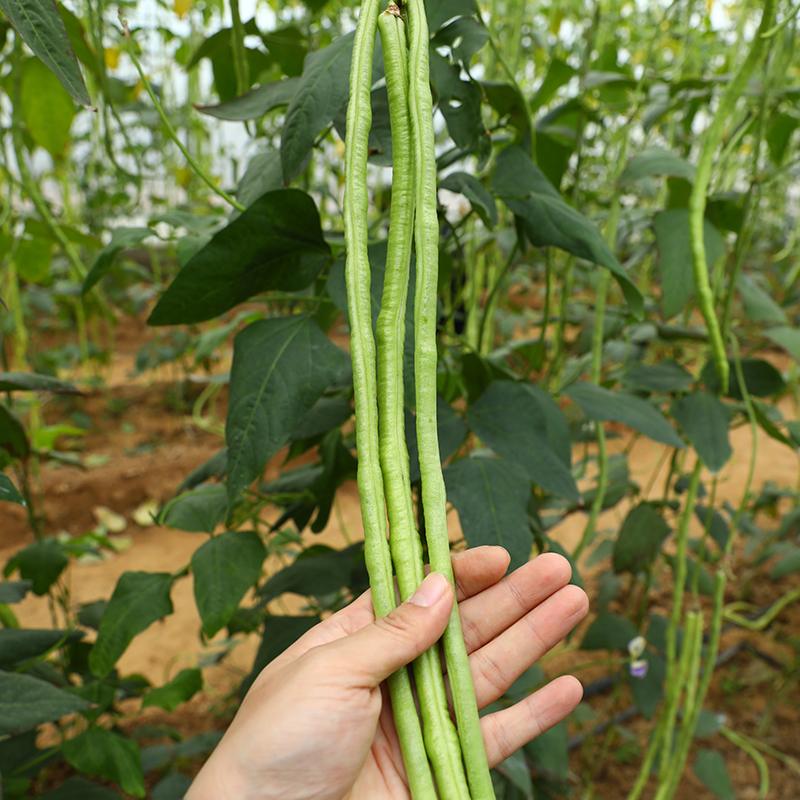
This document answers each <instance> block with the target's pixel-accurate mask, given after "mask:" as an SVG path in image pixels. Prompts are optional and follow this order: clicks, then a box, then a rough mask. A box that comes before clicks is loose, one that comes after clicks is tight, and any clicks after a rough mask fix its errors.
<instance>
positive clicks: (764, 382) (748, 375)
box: [700, 358, 786, 400]
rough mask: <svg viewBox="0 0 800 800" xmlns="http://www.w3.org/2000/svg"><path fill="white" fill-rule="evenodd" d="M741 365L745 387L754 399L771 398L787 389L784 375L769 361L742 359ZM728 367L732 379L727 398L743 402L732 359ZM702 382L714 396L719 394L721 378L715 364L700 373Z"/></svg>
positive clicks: (729, 383)
mask: <svg viewBox="0 0 800 800" xmlns="http://www.w3.org/2000/svg"><path fill="white" fill-rule="evenodd" d="M741 365H742V377H743V378H744V385H745V386H746V387H747V391H748V393H749V394H750V395H752V396H754V397H770V396H771V395H774V394H778V393H779V392H782V391H783V390H784V389H785V388H786V381H785V380H784V379H783V375H781V373H780V372H779V371H778V370H777V369H776V368H775V367H773V366H772V364H770V363H769V361H765V360H764V359H763V358H743V359H741ZM728 366H729V367H730V379H729V382H728V393H727V394H726V395H725V396H726V397H732V398H734V399H735V400H742V399H744V398H743V396H742V390H741V387H740V386H739V376H738V374H737V371H736V365H735V363H734V360H733V359H732V358H729V359H728ZM700 380H702V381H703V383H705V385H706V386H707V387H708V388H709V390H710V391H712V392H713V393H714V394H719V390H720V384H719V378H718V377H717V373H716V370H715V369H714V365H713V363H711V362H710V361H709V362H707V363H706V365H705V367H703V371H702V372H701V373H700Z"/></svg>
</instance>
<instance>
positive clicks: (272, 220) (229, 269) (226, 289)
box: [147, 189, 330, 325]
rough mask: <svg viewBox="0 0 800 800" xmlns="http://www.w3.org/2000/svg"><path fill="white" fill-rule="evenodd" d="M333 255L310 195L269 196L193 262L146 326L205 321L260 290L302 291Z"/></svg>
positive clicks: (282, 193) (288, 192) (292, 191)
mask: <svg viewBox="0 0 800 800" xmlns="http://www.w3.org/2000/svg"><path fill="white" fill-rule="evenodd" d="M329 254H330V248H329V247H328V245H327V244H326V243H325V239H324V237H323V235H322V228H321V227H320V220H319V213H318V212H317V207H316V205H314V201H313V200H312V199H311V197H310V196H309V195H307V194H306V193H305V192H302V191H300V190H299V189H279V190H277V191H274V192H268V193H267V194H265V195H263V196H262V197H260V198H259V199H258V200H256V201H255V202H254V203H253V204H252V205H251V206H250V207H249V208H248V209H247V210H246V211H244V212H242V214H240V215H239V216H238V217H237V218H236V219H235V220H234V221H233V222H231V223H230V224H229V225H227V227H225V228H223V229H222V230H221V231H219V232H218V233H216V234H214V236H213V237H212V238H211V241H210V242H209V243H208V244H207V245H205V247H203V248H202V250H200V251H199V252H198V253H196V254H195V255H194V256H192V258H191V259H189V261H188V262H187V264H186V265H185V266H184V267H183V269H182V270H181V271H180V272H179V273H178V277H177V278H175V280H174V281H173V282H172V283H171V284H170V285H169V287H168V288H167V290H166V292H165V293H164V295H163V296H162V297H161V299H160V300H159V302H158V304H157V305H156V307H155V308H154V309H153V313H152V314H151V315H150V318H149V319H148V320H147V323H148V325H177V324H189V323H192V322H203V321H204V320H207V319H211V318H212V317H216V316H218V315H220V314H224V313H225V312H226V311H228V310H229V309H231V308H233V307H234V306H235V305H236V304H237V303H241V302H243V301H245V300H247V299H248V298H250V297H252V296H253V295H256V294H259V293H261V292H269V291H276V290H279V291H286V292H298V291H300V290H302V289H305V288H306V287H308V286H309V285H310V284H311V283H312V282H313V281H314V279H315V278H316V277H317V275H319V272H320V270H321V269H322V267H323V266H324V264H325V262H326V261H327V260H328V256H329Z"/></svg>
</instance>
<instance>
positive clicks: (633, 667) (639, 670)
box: [628, 658, 648, 678]
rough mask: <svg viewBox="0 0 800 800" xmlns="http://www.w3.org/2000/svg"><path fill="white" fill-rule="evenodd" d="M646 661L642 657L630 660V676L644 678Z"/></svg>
mask: <svg viewBox="0 0 800 800" xmlns="http://www.w3.org/2000/svg"><path fill="white" fill-rule="evenodd" d="M647 667H648V663H647V661H646V660H645V659H643V658H637V659H636V661H631V664H630V667H628V669H629V670H630V673H631V676H632V677H634V678H644V676H645V675H647Z"/></svg>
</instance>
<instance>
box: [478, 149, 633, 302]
mask: <svg viewBox="0 0 800 800" xmlns="http://www.w3.org/2000/svg"><path fill="white" fill-rule="evenodd" d="M492 188H493V189H494V191H495V193H496V194H497V195H498V196H499V197H501V198H502V199H503V201H504V202H505V204H506V205H507V206H508V207H509V209H511V211H512V212H513V213H514V214H516V215H517V216H518V217H519V218H520V220H521V221H522V225H523V227H524V229H525V233H526V235H527V237H528V239H529V240H530V242H531V244H533V245H534V246H535V247H545V246H547V245H552V246H554V247H559V248H561V249H562V250H566V251H567V252H568V253H572V254H573V255H575V256H578V258H584V259H586V260H587V261H593V262H594V263H596V264H599V265H600V266H602V267H606V268H607V269H609V270H610V271H611V273H612V275H613V276H614V278H615V279H616V281H617V282H618V283H619V285H620V288H621V289H622V293H623V294H624V295H625V299H626V300H627V301H628V304H629V305H630V307H631V311H632V312H633V313H634V314H635V315H636V316H637V317H641V316H642V314H643V313H644V300H643V299H642V295H641V292H639V290H638V289H637V288H636V285H635V284H634V283H633V281H632V280H631V278H630V277H629V276H628V273H627V272H626V271H625V269H624V267H623V266H622V265H621V264H620V263H619V261H618V260H617V258H616V256H615V255H614V254H613V253H612V252H611V250H610V249H609V247H608V245H607V244H606V242H605V240H604V239H603V237H602V235H601V234H600V231H599V230H598V229H597V228H596V227H595V226H594V225H593V224H592V223H591V222H589V220H588V219H586V217H584V216H583V215H582V214H581V213H580V212H578V211H576V210H575V209H574V208H572V206H569V205H567V204H566V203H565V202H564V200H562V198H561V195H559V193H558V192H557V191H556V190H555V189H554V188H553V185H552V184H551V183H550V182H549V181H548V180H547V178H546V177H545V176H544V173H543V172H542V171H541V170H540V169H539V168H538V167H537V166H536V165H535V164H534V163H533V162H532V161H531V160H530V158H529V156H528V155H527V154H526V153H525V152H524V151H523V150H521V149H520V148H519V147H516V146H510V147H506V148H505V149H504V150H503V151H502V152H501V153H500V155H499V156H498V157H497V169H496V171H495V175H494V180H493V181H492Z"/></svg>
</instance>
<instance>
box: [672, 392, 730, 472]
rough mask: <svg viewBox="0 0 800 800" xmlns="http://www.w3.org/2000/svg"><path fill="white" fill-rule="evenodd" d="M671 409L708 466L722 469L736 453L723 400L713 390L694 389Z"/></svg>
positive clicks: (715, 469)
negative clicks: (733, 448) (732, 444)
mask: <svg viewBox="0 0 800 800" xmlns="http://www.w3.org/2000/svg"><path fill="white" fill-rule="evenodd" d="M670 413H671V414H672V416H673V417H674V418H675V419H676V420H677V422H678V424H679V425H680V426H681V428H682V429H683V432H684V433H685V434H686V436H687V438H688V439H689V441H690V442H691V443H692V445H694V449H695V450H697V455H699V456H700V458H702V459H703V463H704V464H705V465H706V467H708V469H709V470H711V472H714V473H717V472H719V471H720V470H721V469H722V468H723V467H724V466H725V464H726V462H727V461H728V459H729V458H730V457H731V455H732V453H733V450H732V449H731V444H730V440H729V438H728V421H729V418H728V412H727V410H726V409H725V406H724V405H723V404H722V402H721V401H720V400H719V399H718V398H717V397H715V396H714V395H713V394H711V393H710V392H703V391H698V392H692V393H691V394H687V395H686V397H682V398H680V400H676V401H675V402H674V403H673V404H672V408H671V409H670Z"/></svg>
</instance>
